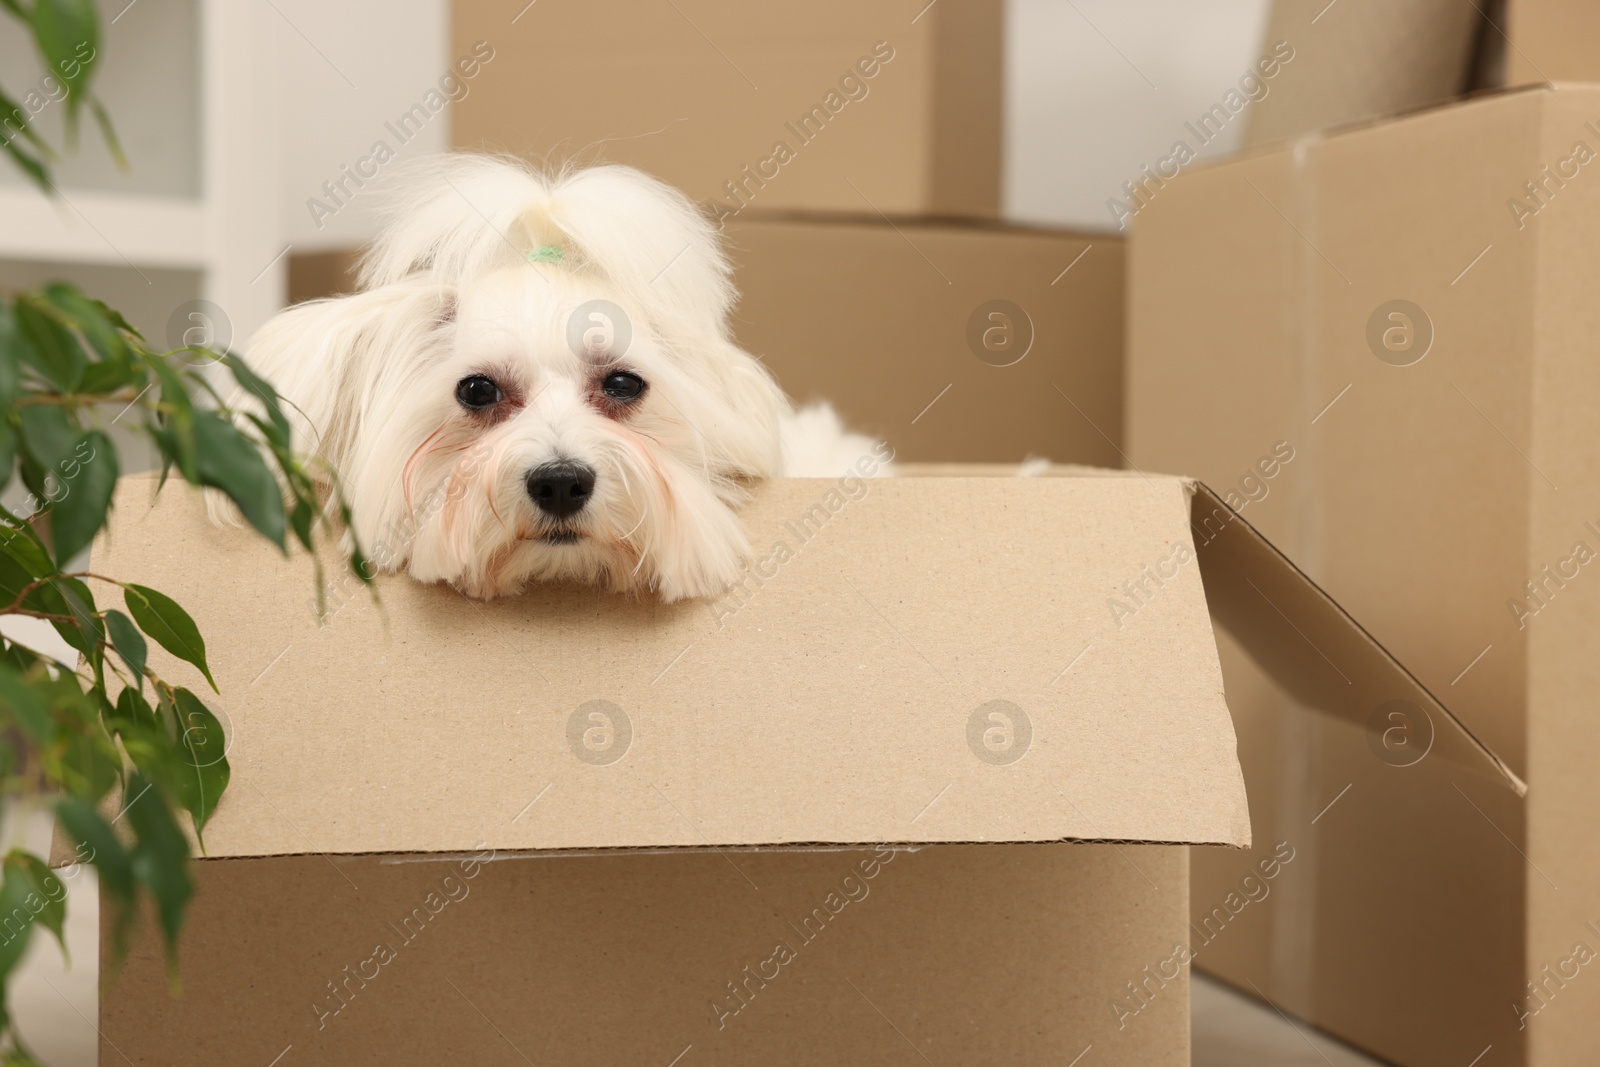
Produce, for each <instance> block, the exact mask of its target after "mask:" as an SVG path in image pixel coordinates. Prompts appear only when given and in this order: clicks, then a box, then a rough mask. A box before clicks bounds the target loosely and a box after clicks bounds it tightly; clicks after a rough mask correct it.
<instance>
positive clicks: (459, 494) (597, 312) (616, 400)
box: [352, 265, 746, 600]
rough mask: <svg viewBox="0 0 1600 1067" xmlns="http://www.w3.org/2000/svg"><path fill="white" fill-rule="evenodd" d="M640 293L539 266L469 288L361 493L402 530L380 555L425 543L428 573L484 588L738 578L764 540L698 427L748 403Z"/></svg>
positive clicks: (385, 428) (372, 510) (716, 583)
mask: <svg viewBox="0 0 1600 1067" xmlns="http://www.w3.org/2000/svg"><path fill="white" fill-rule="evenodd" d="M624 300H625V296H624V294H622V293H620V292H618V291H617V290H616V289H615V288H613V287H612V286H610V285H608V284H606V282H605V281H604V279H599V278H582V277H578V276H574V275H572V274H570V273H567V272H564V271H559V270H543V269H539V268H537V267H533V266H521V265H518V266H511V267H507V268H505V269H502V270H499V271H496V272H494V273H493V274H490V275H489V276H487V277H485V278H483V279H482V280H481V281H479V282H478V283H477V284H475V285H473V286H472V287H470V288H469V289H467V290H466V291H465V292H463V293H461V294H460V296H459V302H458V304H457V307H456V310H455V316H454V321H453V323H449V324H444V325H442V326H441V328H440V329H439V331H438V336H437V338H436V344H437V349H436V350H434V351H431V352H428V353H427V354H426V356H425V357H424V358H423V359H422V360H421V361H420V364H419V365H418V366H417V367H415V368H414V372H413V375H407V378H408V380H407V381H406V382H405V383H404V385H403V387H401V388H396V389H394V390H389V391H385V392H384V393H382V394H380V396H381V399H379V398H377V397H375V400H378V410H374V411H373V412H371V414H372V415H373V416H374V420H375V423H374V427H373V435H374V436H373V440H372V442H371V446H370V449H371V451H370V454H369V456H367V457H366V462H365V463H364V464H363V468H362V481H361V483H360V484H357V485H355V486H354V487H352V491H353V504H354V507H355V511H356V514H357V515H359V516H362V518H363V519H365V518H366V517H367V516H369V515H378V516H383V517H385V518H387V519H389V520H391V522H392V523H393V524H394V525H393V527H392V529H393V532H392V533H391V532H389V531H388V530H378V531H373V532H376V533H377V534H378V538H379V539H378V540H375V541H371V542H369V543H371V544H372V545H373V546H374V548H373V551H374V552H375V553H379V552H384V551H392V550H393V545H392V542H394V541H395V540H396V538H397V536H398V537H407V536H409V537H410V538H411V545H410V572H411V574H412V575H413V576H414V577H417V578H419V579H422V580H424V581H429V580H444V581H448V582H451V583H453V584H455V585H456V586H458V587H459V588H461V589H463V590H464V591H466V592H468V593H470V594H472V595H474V596H481V597H492V596H496V595H499V594H501V593H505V592H510V591H515V590H517V589H519V588H521V587H522V585H523V584H524V583H525V582H527V581H529V580H548V579H560V578H572V579H578V580H582V581H589V582H597V581H598V582H603V583H605V584H608V585H610V586H612V587H614V588H621V589H628V588H635V587H641V586H646V585H649V586H653V587H655V588H657V589H658V590H659V591H660V592H661V594H662V595H663V597H665V598H666V599H669V600H672V599H677V598H679V597H684V596H699V595H705V594H708V593H711V592H716V591H719V590H720V589H722V588H724V587H726V585H727V584H728V582H730V581H731V580H732V579H733V578H734V577H735V576H736V575H737V572H738V569H739V567H740V565H741V563H742V561H743V559H744V555H745V551H746V543H745V539H744V536H743V533H742V532H741V527H740V524H739V523H738V521H737V519H736V518H735V517H734V515H733V513H732V511H731V509H730V507H729V503H730V500H731V499H732V498H733V497H734V496H735V494H736V487H735V486H734V485H733V484H731V483H730V482H729V480H728V479H727V478H726V476H722V477H719V476H717V475H715V474H714V473H713V472H712V471H710V470H708V469H707V467H706V447H705V442H703V441H702V439H701V435H702V434H704V433H706V432H708V431H707V430H706V429H702V428H701V427H700V426H699V425H697V423H708V424H709V429H710V430H711V431H712V432H714V430H715V423H716V422H717V421H718V420H725V419H726V418H727V416H728V415H729V414H732V413H731V412H726V411H723V412H718V411H715V410H713V409H714V407H715V405H708V404H707V403H706V400H707V399H708V396H707V393H708V390H707V389H706V388H705V385H704V383H702V382H701V381H699V380H697V379H696V378H695V377H694V376H693V375H692V374H691V373H690V372H688V371H687V370H686V369H685V368H683V367H681V366H679V365H677V364H676V363H675V361H674V360H673V359H672V358H671V357H670V355H669V353H668V352H666V351H665V350H664V344H663V342H662V341H661V340H659V339H658V338H656V337H655V336H654V335H653V331H652V329H651V327H650V324H649V322H648V320H647V319H645V318H643V317H641V316H639V315H637V314H631V313H629V311H628V309H627V308H626V307H625V306H624V303H623V301H624ZM619 311H620V312H621V314H620V315H619V314H618V312H619ZM391 487H392V488H391ZM362 525H363V526H366V525H367V524H366V523H365V522H363V524H362Z"/></svg>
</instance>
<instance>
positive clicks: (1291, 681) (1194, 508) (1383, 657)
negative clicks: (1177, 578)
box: [1185, 479, 1528, 797]
mask: <svg viewBox="0 0 1600 1067" xmlns="http://www.w3.org/2000/svg"><path fill="white" fill-rule="evenodd" d="M1185 484H1186V485H1188V486H1189V490H1190V499H1191V502H1192V505H1191V526H1192V527H1193V533H1194V541H1195V551H1196V554H1197V555H1198V556H1199V557H1200V561H1201V563H1200V570H1201V574H1202V576H1208V577H1209V576H1211V575H1212V574H1214V572H1215V568H1214V567H1213V568H1212V570H1211V571H1210V572H1208V570H1207V568H1206V564H1205V561H1206V558H1207V554H1206V550H1207V548H1208V547H1211V546H1214V545H1218V544H1220V543H1221V542H1222V538H1223V537H1224V535H1225V534H1226V533H1227V532H1228V531H1229V530H1230V529H1233V530H1238V531H1240V533H1241V534H1242V535H1243V537H1244V538H1245V540H1244V541H1243V542H1238V541H1237V540H1235V541H1233V542H1230V543H1231V544H1233V545H1235V546H1236V548H1235V551H1242V553H1243V554H1244V556H1245V557H1247V558H1248V560H1249V562H1251V563H1254V564H1256V565H1258V566H1260V567H1262V568H1266V569H1269V570H1272V571H1276V572H1277V573H1279V574H1282V575H1284V576H1286V577H1289V578H1290V579H1291V580H1292V581H1293V583H1294V584H1295V585H1296V586H1299V587H1300V588H1302V589H1303V590H1304V591H1305V592H1306V593H1307V594H1308V595H1309V596H1310V597H1311V599H1312V601H1313V604H1314V605H1315V606H1314V610H1315V611H1317V612H1318V613H1319V614H1320V615H1321V616H1322V617H1323V618H1325V619H1329V620H1331V621H1334V622H1335V623H1336V624H1341V625H1343V626H1344V627H1347V628H1348V629H1349V630H1350V631H1352V632H1353V633H1354V635H1355V636H1356V637H1357V639H1358V640H1359V642H1360V643H1361V644H1362V645H1363V646H1365V647H1366V649H1367V651H1368V653H1369V656H1370V658H1371V659H1373V660H1374V661H1375V662H1374V663H1372V664H1370V665H1369V669H1370V667H1372V666H1375V667H1376V668H1377V669H1378V670H1379V671H1381V672H1382V673H1383V674H1384V675H1385V676H1387V677H1388V679H1389V680H1391V681H1394V682H1398V683H1399V687H1400V688H1401V689H1403V690H1405V691H1406V693H1407V695H1408V696H1409V697H1411V698H1412V699H1414V700H1415V701H1416V702H1417V703H1418V704H1419V705H1420V706H1421V707H1422V709H1423V710H1424V711H1425V712H1426V713H1427V714H1428V715H1429V716H1430V718H1431V719H1432V721H1433V722H1435V723H1439V724H1441V725H1440V726H1439V727H1436V730H1437V729H1443V730H1445V731H1449V733H1450V734H1451V735H1452V736H1453V737H1454V738H1455V740H1456V741H1457V742H1458V744H1456V745H1453V746H1449V747H1448V748H1447V749H1445V751H1446V752H1452V751H1454V752H1462V751H1464V752H1466V753H1468V754H1469V756H1468V758H1469V760H1470V763H1469V764H1468V768H1469V769H1471V770H1475V771H1478V772H1480V773H1482V774H1484V775H1486V776H1488V777H1490V778H1493V779H1495V780H1497V781H1499V782H1500V783H1501V784H1503V785H1505V786H1507V787H1509V788H1510V789H1511V790H1512V791H1513V792H1515V793H1516V794H1517V795H1518V796H1519V797H1520V796H1526V795H1527V793H1528V786H1527V783H1526V782H1524V781H1523V780H1522V779H1521V778H1520V777H1518V776H1517V774H1516V773H1515V772H1514V771H1512V770H1511V768H1510V767H1509V766H1508V765H1507V764H1506V762H1505V761H1504V760H1502V759H1501V758H1500V757H1499V756H1497V755H1495V754H1494V752H1492V751H1491V750H1490V749H1489V747H1488V746H1487V745H1485V744H1484V743H1483V742H1482V741H1480V740H1479V739H1478V738H1477V737H1476V736H1475V735H1474V734H1473V733H1472V731H1471V730H1469V729H1468V728H1467V727H1466V725H1465V724H1464V723H1462V722H1461V720H1460V719H1458V718H1456V716H1455V715H1454V714H1453V713H1452V712H1451V711H1450V709H1449V708H1447V707H1445V705H1444V703H1443V702H1442V701H1441V700H1439V698H1438V697H1437V696H1435V695H1434V694H1433V693H1432V692H1431V691H1430V690H1429V689H1428V687H1427V686H1425V685H1423V684H1422V682H1421V681H1420V680H1419V679H1418V678H1417V677H1416V675H1414V674H1412V673H1411V671H1410V670H1408V669H1407V668H1406V666H1405V664H1403V663H1401V662H1400V661H1399V660H1398V659H1396V658H1395V657H1394V654H1393V653H1391V652H1390V651H1389V650H1388V649H1387V648H1385V647H1384V646H1383V645H1382V644H1381V643H1380V642H1379V641H1378V640H1377V638H1375V637H1373V636H1372V634H1371V633H1369V632H1368V631H1367V629H1366V628H1365V627H1364V626H1362V625H1361V624H1360V623H1359V622H1357V621H1356V620H1355V618H1354V617H1352V616H1351V614H1350V613H1349V612H1348V611H1346V610H1345V609H1344V608H1343V607H1342V606H1340V604H1339V602H1338V601H1336V600H1334V599H1333V598H1332V597H1331V596H1329V595H1328V594H1327V593H1326V592H1325V591H1324V590H1323V589H1322V587H1321V586H1319V585H1317V583H1316V582H1314V581H1312V580H1311V578H1310V577H1309V576H1308V575H1307V574H1306V573H1305V572H1304V571H1302V570H1301V569H1300V568H1299V567H1297V566H1296V565H1295V563H1294V561H1293V560H1291V559H1289V557H1288V556H1286V555H1284V554H1283V553H1282V552H1281V551H1280V550H1279V549H1278V547H1277V546H1276V545H1274V544H1273V543H1272V542H1271V541H1268V540H1267V539H1266V538H1265V537H1263V536H1262V535H1261V533H1260V531H1258V530H1257V529H1256V528H1255V527H1254V526H1251V525H1250V523H1249V521H1248V520H1246V519H1245V518H1244V516H1243V515H1241V514H1239V512H1238V511H1236V510H1235V509H1234V508H1233V507H1232V506H1230V505H1229V504H1228V503H1227V502H1226V501H1225V500H1223V499H1222V498H1221V497H1220V496H1218V495H1217V494H1216V492H1215V491H1213V490H1212V489H1211V488H1210V487H1209V486H1207V485H1206V484H1205V483H1203V482H1200V481H1198V480H1195V479H1185ZM1218 514H1221V515H1223V516H1224V522H1223V523H1222V524H1221V525H1220V527H1219V528H1218V529H1217V530H1216V531H1215V532H1214V533H1209V531H1208V530H1207V527H1206V525H1205V523H1206V521H1207V520H1210V519H1213V518H1214V517H1215V516H1216V515H1218ZM1208 533H1209V536H1208ZM1245 580H1246V581H1248V580H1249V579H1248V577H1245ZM1206 586H1207V604H1208V605H1210V607H1211V610H1212V615H1213V618H1216V619H1217V620H1218V621H1219V622H1221V623H1222V625H1223V627H1224V628H1225V629H1227V630H1229V631H1230V632H1233V633H1235V636H1237V637H1239V638H1240V643H1241V644H1242V645H1244V647H1245V649H1246V651H1247V652H1249V653H1250V655H1251V656H1252V657H1253V658H1255V659H1256V661H1257V663H1259V664H1260V665H1261V667H1262V668H1263V669H1264V670H1266V672H1267V673H1268V674H1269V675H1271V676H1272V677H1273V679H1274V680H1275V681H1277V682H1278V684H1279V685H1281V686H1283V687H1284V689H1285V691H1287V692H1290V693H1296V694H1297V695H1298V693H1299V692H1301V691H1303V688H1304V687H1303V685H1302V684H1300V683H1299V681H1298V680H1297V679H1295V678H1293V677H1288V676H1286V672H1285V669H1284V667H1283V665H1282V664H1281V663H1277V662H1274V661H1272V658H1271V657H1270V655H1267V654H1266V652H1265V650H1264V649H1262V648H1261V647H1259V645H1257V644H1256V643H1253V642H1251V641H1249V640H1247V639H1246V636H1245V634H1244V633H1243V632H1239V631H1235V628H1234V626H1233V625H1230V624H1229V619H1228V617H1225V616H1219V613H1218V608H1219V606H1220V607H1221V608H1222V610H1223V612H1224V613H1225V612H1226V611H1227V599H1226V598H1224V597H1217V596H1214V595H1212V588H1213V587H1212V584H1211V582H1210V581H1208V582H1207V583H1206ZM1256 591H1257V592H1258V593H1259V592H1260V590H1259V588H1258V589H1257V590H1256ZM1262 595H1263V597H1264V596H1265V594H1262ZM1268 603H1271V601H1268ZM1273 606H1274V607H1278V605H1275V604H1274V605H1273ZM1279 610H1280V611H1281V610H1282V609H1281V608H1280V609H1279ZM1285 619H1286V621H1289V623H1290V625H1291V626H1293V625H1295V624H1294V622H1293V620H1292V619H1290V618H1289V616H1288V615H1287V614H1286V615H1285ZM1296 629H1299V627H1296ZM1301 636H1304V634H1303V633H1302V635H1301ZM1307 641H1308V642H1309V638H1307ZM1313 647H1315V646H1313ZM1319 651H1320V650H1319ZM1335 669H1337V668H1335ZM1308 703H1312V704H1313V706H1318V705H1317V703H1316V702H1308ZM1324 710H1327V709H1326V708H1324ZM1340 717H1343V718H1347V719H1350V718H1352V716H1348V715H1343V716H1340ZM1357 725H1365V724H1364V723H1362V722H1359V721H1358V722H1357ZM1434 743H1435V745H1436V746H1437V735H1436V738H1435V742H1434ZM1446 758H1449V757H1446ZM1458 762H1460V761H1459V760H1458Z"/></svg>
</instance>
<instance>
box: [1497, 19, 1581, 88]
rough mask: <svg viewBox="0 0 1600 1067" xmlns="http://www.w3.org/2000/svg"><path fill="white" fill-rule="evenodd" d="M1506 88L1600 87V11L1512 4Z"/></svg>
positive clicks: (1507, 29)
mask: <svg viewBox="0 0 1600 1067" xmlns="http://www.w3.org/2000/svg"><path fill="white" fill-rule="evenodd" d="M1504 21H1505V27H1506V40H1507V43H1508V47H1507V48H1506V50H1505V66H1506V84H1507V85H1528V84H1531V83H1539V82H1595V81H1600V10H1597V9H1596V8H1595V5H1593V4H1588V3H1584V2H1583V0H1506V10H1505V20H1504Z"/></svg>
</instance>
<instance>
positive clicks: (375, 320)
mask: <svg viewBox="0 0 1600 1067" xmlns="http://www.w3.org/2000/svg"><path fill="white" fill-rule="evenodd" d="M454 314H455V299H454V296H453V294H452V293H451V292H450V290H448V289H447V288H445V287H442V286H440V285H439V284H438V283H436V282H435V281H433V280H431V279H425V278H415V279H410V280H407V281H404V282H401V283H398V284H395V285H386V286H382V287H380V288H377V289H373V290H370V291H368V292H364V293H355V294H353V295H350V296H338V297H332V298H329V299H326V300H313V301H310V302H309V303H305V304H298V305H296V306H294V307H291V308H289V309H288V310H286V311H282V312H280V313H279V314H277V315H276V316H274V317H273V318H272V319H271V320H269V321H268V322H267V324H266V325H265V326H263V327H262V328H261V329H260V330H259V331H257V333H256V334H255V336H254V337H252V338H251V340H250V342H249V344H248V345H247V346H246V348H245V354H244V358H245V362H246V363H248V364H249V365H250V366H251V368H252V369H253V370H255V372H256V373H257V374H259V375H261V376H262V377H263V378H265V379H266V380H267V381H268V382H270V383H271V384H272V386H273V388H275V389H276V390H277V391H278V395H279V396H280V397H281V398H282V400H283V408H284V413H285V414H286V415H288V416H289V419H290V422H291V425H292V426H293V429H294V436H295V450H296V451H297V452H300V453H303V454H314V455H317V456H320V457H321V458H323V459H325V460H327V461H328V462H329V463H330V464H331V465H332V466H333V467H334V468H336V469H338V470H340V471H344V472H345V473H347V474H349V473H352V472H350V471H348V470H347V469H346V468H347V465H349V464H350V463H351V462H352V461H353V460H355V459H356V456H355V454H354V451H355V442H356V438H357V435H358V433H359V431H360V429H361V426H362V424H363V422H365V421H369V420H370V419H371V418H373V417H375V415H376V413H377V411H378V410H379V409H381V407H382V405H383V403H384V398H385V395H386V394H388V393H390V392H392V391H393V390H394V389H395V388H403V387H404V383H405V380H406V379H408V378H409V377H411V375H412V374H413V373H414V368H416V367H417V366H418V365H419V364H420V362H421V361H422V359H424V358H425V356H426V354H427V352H429V351H431V350H432V349H433V348H434V347H435V346H437V345H438V344H439V343H440V342H441V336H442V334H443V333H444V331H445V330H446V329H447V328H448V326H449V324H450V322H451V320H452V319H453V317H454ZM231 402H232V403H233V404H235V405H237V406H240V407H244V408H248V407H249V406H250V401H249V397H248V396H247V395H245V394H243V392H242V391H241V392H239V393H237V394H236V395H235V396H234V397H233V398H232V401H231Z"/></svg>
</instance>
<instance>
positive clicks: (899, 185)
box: [452, 0, 1004, 217]
mask: <svg viewBox="0 0 1600 1067" xmlns="http://www.w3.org/2000/svg"><path fill="white" fill-rule="evenodd" d="M519 9H520V10H519ZM1003 10H1004V9H1003V5H1001V4H997V3H989V2H987V0H940V2H939V3H932V4H930V3H928V2H927V0H892V2H889V3H873V4H862V3H854V2H852V0H822V2H816V0H807V2H805V3H799V2H794V0H787V2H783V3H763V4H749V3H741V2H739V0H674V2H673V3H662V4H655V3H649V4H641V3H636V2H634V0H587V2H585V3H581V4H570V3H569V4H563V3H548V2H547V3H542V4H527V5H526V6H524V5H523V4H522V3H512V2H508V0H457V2H456V3H455V4H454V5H453V7H452V11H453V16H452V17H453V37H454V45H453V47H454V50H455V51H454V53H453V54H455V55H461V56H466V55H469V54H471V53H472V51H473V49H474V48H475V47H478V46H479V42H482V45H483V46H486V47H488V48H491V49H492V50H493V58H492V59H491V60H490V61H489V62H487V63H484V64H483V65H482V68H481V71H480V72H479V73H478V75H477V77H476V80H475V81H474V82H473V83H472V86H471V91H470V93H468V95H467V96H466V97H465V98H463V99H461V100H460V101H459V102H458V103H457V104H456V105H455V112H454V118H453V131H452V141H453V143H454V145H455V146H456V147H457V148H470V149H485V148H487V149H490V150H494V151H508V152H513V153H516V154H518V155H523V156H526V157H528V158H530V159H534V160H537V161H540V162H546V161H554V162H558V163H559V162H565V161H569V160H572V161H577V162H595V161H597V160H604V161H606V162H613V163H630V164H632V165H634V166H637V167H640V168H642V169H644V170H647V171H649V172H651V173H652V174H655V175H657V176H659V177H661V178H662V179H664V180H665V181H667V182H670V183H671V184H673V185H676V186H678V187H679V188H681V189H683V190H684V191H685V192H686V193H688V194H689V195H690V196H691V197H693V198H694V199H696V200H698V201H702V202H704V203H705V204H706V205H707V206H708V207H709V208H711V209H712V210H716V211H717V212H718V213H719V214H720V213H738V212H740V211H742V210H743V209H744V208H745V207H747V206H752V205H754V206H756V207H759V208H760V209H762V210H768V211H770V210H787V209H804V210H812V211H864V210H874V209H875V210H878V211H884V212H887V213H889V214H896V213H903V214H923V213H936V214H950V215H966V216H979V217H985V216H987V217H993V216H994V215H996V214H998V212H999V208H1000V127H1001V111H1000V85H1001V69H1000V62H1001V35H1002V26H1001V22H1002V16H1003Z"/></svg>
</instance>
